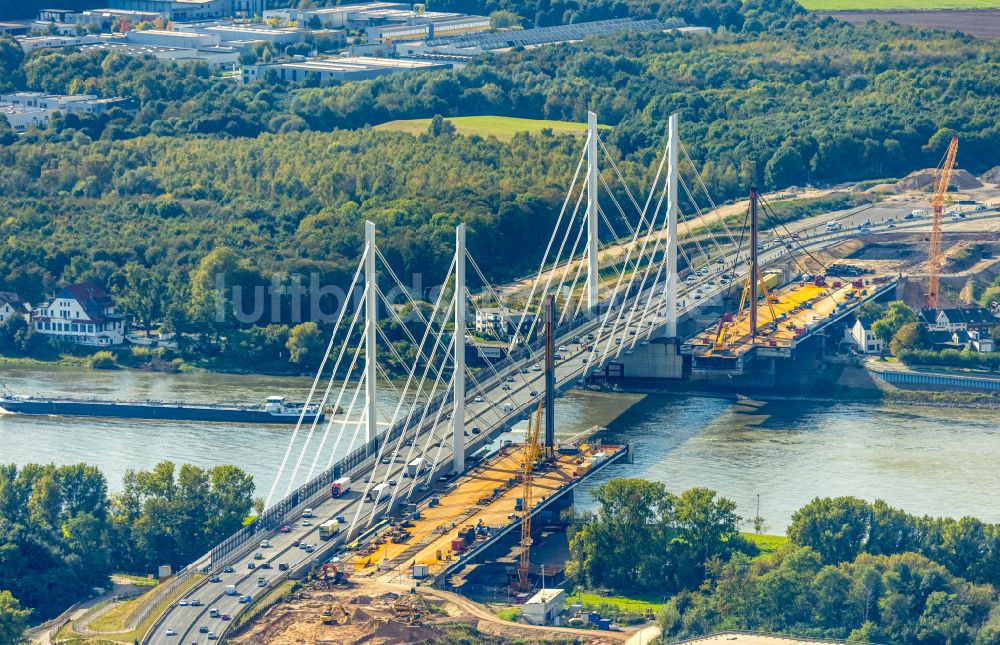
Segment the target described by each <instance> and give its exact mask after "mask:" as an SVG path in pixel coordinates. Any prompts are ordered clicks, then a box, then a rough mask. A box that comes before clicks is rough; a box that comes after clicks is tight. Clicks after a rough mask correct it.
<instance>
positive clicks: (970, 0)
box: [799, 0, 1000, 11]
mask: <svg viewBox="0 0 1000 645" xmlns="http://www.w3.org/2000/svg"><path fill="white" fill-rule="evenodd" d="M799 4H801V5H802V6H803V7H805V8H806V9H809V10H810V11H879V10H886V9H910V10H927V9H1000V0H799Z"/></svg>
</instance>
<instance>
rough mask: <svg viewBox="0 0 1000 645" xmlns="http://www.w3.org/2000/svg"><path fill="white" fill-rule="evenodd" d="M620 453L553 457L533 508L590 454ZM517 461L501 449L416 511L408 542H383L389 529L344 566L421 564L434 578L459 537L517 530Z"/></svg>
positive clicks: (582, 471) (538, 475)
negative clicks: (479, 530) (472, 531)
mask: <svg viewBox="0 0 1000 645" xmlns="http://www.w3.org/2000/svg"><path fill="white" fill-rule="evenodd" d="M620 449H621V447H620V446H587V445H584V446H582V447H581V450H580V452H579V453H578V454H574V455H563V454H557V459H556V461H555V463H554V464H553V465H551V466H549V467H547V468H544V469H537V470H536V471H535V474H534V478H533V482H534V484H533V490H534V505H535V506H537V505H538V504H540V503H541V502H542V501H544V499H546V498H548V497H549V496H550V495H552V494H554V493H556V492H557V491H559V490H560V489H561V488H563V487H564V486H567V485H568V484H570V483H572V482H573V481H574V480H576V479H579V478H580V477H582V476H584V475H586V473H587V472H588V471H589V466H588V465H587V462H588V461H590V460H591V459H592V458H593V456H594V455H595V454H597V453H603V454H604V455H606V456H610V455H611V454H614V453H617V452H618V451H619V450H620ZM523 459H524V447H523V446H521V445H515V446H509V447H507V448H504V449H503V450H501V451H500V453H498V454H497V455H496V456H495V457H494V458H493V459H491V460H489V461H488V462H485V463H484V464H482V465H481V466H480V467H479V468H476V469H474V470H473V471H471V472H470V473H469V474H468V475H466V476H465V477H463V478H462V479H460V480H459V481H458V482H457V483H456V485H455V487H454V488H452V489H451V490H450V491H449V492H447V493H446V494H444V495H442V496H440V498H439V500H440V503H439V504H438V505H436V506H434V507H429V508H425V509H424V510H422V511H421V517H420V519H419V520H415V521H414V522H413V525H412V526H410V527H407V528H406V529H405V530H406V531H407V532H408V533H409V537H407V538H406V539H404V540H402V541H399V542H392V541H390V540H389V539H388V537H389V534H390V533H391V530H392V529H386V530H385V531H383V532H382V534H381V535H380V539H378V540H376V541H375V542H382V543H381V544H379V545H377V546H373V547H369V548H367V549H363V550H360V551H358V552H356V553H355V554H354V556H353V558H352V559H351V561H350V562H351V564H353V566H354V570H355V571H356V572H359V573H360V572H368V571H372V570H374V569H375V568H376V567H377V568H380V569H382V570H383V571H385V570H391V569H396V568H399V569H400V570H401V571H402V572H404V573H406V574H409V573H410V567H411V566H412V565H413V564H425V565H427V566H428V572H429V574H430V576H431V577H434V576H435V575H436V574H438V573H440V572H442V571H443V570H445V569H446V568H447V567H448V566H449V565H451V564H452V563H453V561H454V560H455V558H456V557H457V556H458V554H457V553H455V552H454V551H453V550H452V548H451V547H452V541H453V540H455V539H456V538H458V537H459V533H460V532H463V533H464V532H466V531H468V528H469V527H470V526H475V525H477V524H479V523H480V522H482V525H483V526H484V527H488V529H493V530H497V529H500V528H503V527H507V526H509V525H513V524H517V523H518V522H519V520H520V515H521V513H520V512H518V511H515V504H516V500H517V499H518V498H521V497H523V489H522V485H521V479H520V478H521V474H522V472H523V466H522V464H523V463H524V462H523ZM373 545H374V542H373ZM469 546H471V547H473V548H474V546H475V545H469ZM439 556H440V558H439Z"/></svg>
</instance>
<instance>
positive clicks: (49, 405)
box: [0, 392, 325, 424]
mask: <svg viewBox="0 0 1000 645" xmlns="http://www.w3.org/2000/svg"><path fill="white" fill-rule="evenodd" d="M0 409H2V410H6V411H7V412H13V413H15V414H30V415H65V416H73V417H121V418H126V419H173V420H180V421H220V422H233V423H289V424H293V423H297V422H298V420H299V419H300V418H301V419H302V422H303V423H310V424H311V423H313V421H315V422H317V423H319V422H322V421H323V418H324V416H325V414H324V412H323V410H321V409H320V408H319V406H317V405H306V404H305V403H295V402H290V401H286V400H285V397H283V396H269V397H267V399H265V401H264V405H262V406H261V405H258V406H231V405H214V404H193V403H170V402H165V401H110V400H99V399H68V398H43V397H34V396H15V395H13V394H10V393H6V392H5V393H0Z"/></svg>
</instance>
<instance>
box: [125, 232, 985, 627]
mask: <svg viewBox="0 0 1000 645" xmlns="http://www.w3.org/2000/svg"><path fill="white" fill-rule="evenodd" d="M860 215H863V214H859V215H858V216H860ZM979 217H981V218H984V219H985V218H995V217H997V215H996V214H985V215H981V216H979ZM964 221H971V220H964ZM900 224H906V225H909V226H919V225H920V223H919V222H901V223H900ZM946 227H947V225H946ZM900 228H903V226H900ZM872 232H873V233H879V232H882V233H884V232H892V229H889V228H888V225H887V224H884V223H883V224H876V225H874V226H873V227H872ZM856 234H858V231H857V230H846V231H841V232H833V233H829V234H827V233H820V234H818V235H817V236H814V237H809V238H805V239H802V240H800V241H799V242H800V243H801V244H802V246H805V247H806V248H820V247H822V246H825V245H827V244H829V243H831V242H833V241H836V240H839V239H844V238H848V237H851V236H853V235H856ZM797 250H798V248H796V251H797ZM787 254H788V251H787V250H786V249H785V248H784V247H782V246H780V245H772V247H771V248H769V249H766V250H765V251H764V252H763V253H762V255H761V261H762V263H763V264H767V263H769V262H773V261H775V260H780V259H783V258H786V257H787ZM735 260H736V256H735V252H730V253H729V254H727V255H726V256H725V257H724V258H723V264H721V265H717V264H715V263H714V262H713V263H712V264H710V265H709V266H710V267H711V270H710V271H709V272H708V273H707V275H704V276H700V277H698V276H696V278H695V279H693V280H691V281H690V283H688V284H683V283H682V284H681V285H680V286H679V288H680V293H679V301H680V303H681V304H682V306H680V307H679V313H686V312H688V311H690V310H691V309H693V308H695V307H697V306H699V305H700V304H701V303H702V302H704V301H707V300H710V299H711V298H713V297H715V296H717V295H719V294H720V293H721V292H722V291H723V290H725V289H728V288H729V285H728V284H722V283H720V281H719V274H720V273H722V272H723V271H732V267H733V264H734V262H735ZM735 274H736V278H735V280H734V282H739V280H740V278H742V277H744V276H745V275H746V267H745V266H744V265H743V264H742V263H741V265H740V266H739V267H738V268H737V269H736V271H735ZM709 283H711V284H709ZM654 289H655V290H660V291H662V289H663V285H662V283H661V284H658V285H654V286H652V287H647V288H646V289H645V290H643V291H642V292H640V293H638V294H637V295H635V296H633V297H631V298H629V299H627V300H626V301H625V302H624V303H622V304H620V305H615V306H614V308H612V309H611V310H610V311H609V312H608V313H606V314H605V315H604V316H603V317H602V318H594V319H592V320H589V321H587V322H585V323H584V324H582V325H580V326H579V327H577V328H575V329H574V330H572V331H571V332H568V333H566V334H565V335H563V336H562V337H560V338H558V339H557V341H556V346H557V347H558V348H559V350H558V353H560V355H561V360H559V361H558V362H557V364H556V382H557V387H559V388H560V389H566V388H568V387H570V386H571V385H572V383H573V382H574V381H575V380H577V379H579V378H581V377H583V376H584V375H585V374H586V372H587V370H588V369H593V368H595V367H597V366H599V365H600V364H601V363H603V362H604V361H606V360H610V359H613V358H616V357H617V356H619V355H620V354H621V353H622V352H626V351H629V350H631V349H632V348H634V347H635V346H636V345H638V344H639V343H645V342H648V340H649V338H650V337H652V336H654V335H656V334H658V332H659V328H661V327H662V325H663V323H664V322H665V319H664V316H663V314H662V305H658V306H650V307H648V310H647V311H644V313H643V315H641V316H639V317H638V318H637V319H636V320H633V321H631V322H629V321H628V320H625V319H623V320H621V321H618V322H616V320H615V319H617V315H618V310H619V309H620V308H621V307H628V306H631V305H632V304H634V303H643V302H644V301H646V300H647V299H648V298H649V297H650V296H651V293H652V291H653V290H654ZM698 291H701V298H699V299H695V297H694V296H695V295H696V294H697V292H698ZM623 318H624V317H623ZM588 334H593V335H594V339H593V341H589V340H588V339H587V335H588ZM574 338H575V339H577V340H578V341H579V342H573V341H574ZM619 341H620V344H619ZM594 345H596V346H597V351H603V350H605V349H606V350H608V353H607V355H606V356H604V357H603V358H601V359H599V360H597V359H596V354H595V352H594V351H593V350H592V347H593V346H594ZM542 358H543V357H542V355H541V353H540V352H535V353H533V354H532V355H531V358H530V359H528V360H525V361H523V362H521V363H519V364H518V365H515V366H513V367H509V368H507V369H505V370H503V371H502V372H499V373H496V374H493V373H490V370H489V369H487V370H486V371H485V372H486V376H485V377H484V378H482V379H481V383H480V387H477V386H476V384H475V383H474V382H470V383H469V386H470V387H469V392H468V402H467V407H466V424H465V426H466V429H467V430H466V432H467V435H468V436H467V438H466V444H467V445H468V446H470V448H469V449H470V450H471V449H478V447H479V446H480V445H482V444H484V443H486V442H487V440H488V437H490V436H495V435H496V434H498V432H499V431H500V430H501V429H504V428H506V427H508V426H509V423H510V421H511V419H512V418H514V417H516V416H518V415H523V414H525V413H527V412H528V411H530V409H531V408H532V407H533V406H534V405H536V404H537V402H538V401H539V400H540V399H541V397H542V396H543V394H544V389H545V388H544V373H543V372H542V371H541V361H542ZM507 388H509V389H507ZM508 406H509V407H508ZM431 416H433V415H431ZM450 427H451V424H450V421H449V420H448V419H447V418H446V416H445V415H444V414H442V415H441V417H440V419H437V418H431V419H428V420H427V421H426V422H425V423H424V424H422V425H421V426H420V427H419V428H418V429H415V430H414V431H411V432H409V433H407V434H406V435H403V436H402V437H401V438H400V439H399V441H398V442H397V443H391V442H390V443H391V445H389V446H385V447H384V450H385V451H386V452H385V454H380V455H379V456H378V462H377V463H370V464H369V465H368V466H367V467H366V468H365V469H364V470H363V471H362V474H361V475H359V477H358V479H357V480H355V481H354V482H353V483H352V490H351V492H349V493H348V494H346V495H345V496H344V497H341V498H338V499H332V498H326V499H324V500H322V501H321V502H319V503H317V504H316V507H315V508H314V509H313V512H314V514H315V515H316V517H315V518H314V519H313V520H311V526H303V525H302V521H301V518H297V519H296V521H295V522H293V523H292V524H291V525H290V529H291V530H290V531H289V532H288V533H273V534H271V535H268V536H267V539H268V540H269V542H270V545H271V546H270V548H266V549H258V550H259V551H260V553H261V554H262V556H263V559H262V560H260V561H254V563H255V564H257V565H259V564H260V563H262V562H267V563H269V564H270V565H271V567H272V568H271V569H263V570H262V569H260V568H259V566H258V567H257V568H255V569H253V570H250V569H248V568H247V563H248V562H250V561H252V558H253V553H251V555H249V556H246V557H243V558H241V559H240V560H239V561H237V562H235V563H233V567H234V571H233V572H232V573H220V574H219V575H220V578H221V580H220V582H217V583H205V584H203V585H201V586H199V587H198V588H197V589H196V590H195V591H192V592H191V593H190V598H198V599H199V600H200V602H201V606H197V607H192V606H190V605H188V606H180V605H177V606H174V607H172V608H170V610H169V611H168V613H167V614H166V615H165V617H164V619H163V620H162V621H161V622H160V623H159V624H158V626H157V628H156V630H155V632H154V633H152V634H151V637H150V638H149V639H148V640H147V641H145V642H148V643H155V644H167V643H185V644H187V643H207V642H209V641H208V638H207V634H203V633H200V632H199V631H198V629H199V627H200V626H202V625H205V626H206V627H207V628H208V629H209V630H210V631H213V632H215V633H216V634H219V633H221V632H222V630H223V629H224V628H225V622H224V621H222V620H221V619H218V618H210V617H209V611H210V609H211V608H213V607H214V608H217V609H218V610H219V612H220V613H222V614H229V615H230V616H232V617H233V618H235V617H236V616H237V614H238V613H240V612H241V611H242V610H243V609H245V608H246V606H247V605H245V604H241V603H240V602H239V597H240V595H244V594H249V595H257V594H259V593H261V592H262V591H264V588H262V587H258V586H257V582H256V581H257V579H258V577H259V576H263V577H264V579H265V580H267V581H268V583H269V584H270V583H271V582H273V581H274V579H275V578H277V577H278V575H279V574H280V573H281V572H280V571H279V570H278V565H279V564H280V563H287V564H288V565H289V566H290V567H291V568H293V569H294V568H296V567H297V566H301V565H302V564H304V563H306V562H308V561H310V560H316V559H318V555H317V554H309V553H306V552H305V551H303V550H301V549H299V548H297V547H294V546H292V543H293V541H295V540H299V541H306V542H309V543H312V544H316V545H318V543H319V539H318V527H319V525H320V524H322V523H323V522H326V521H328V520H331V519H334V518H335V517H336V516H338V515H343V516H344V517H345V519H346V523H345V524H343V525H341V526H343V527H345V529H346V527H348V526H350V525H351V524H352V522H354V520H355V518H357V529H356V530H355V532H354V533H353V534H352V535H351V536H347V535H346V530H345V531H342V533H341V535H339V536H338V537H337V538H335V540H334V541H333V542H334V543H335V544H342V543H343V542H344V541H346V540H347V539H349V537H353V536H354V535H356V534H357V533H358V532H359V531H360V530H363V528H364V527H366V526H368V523H369V522H368V520H369V518H370V517H371V516H372V510H373V509H374V508H376V506H375V505H374V504H372V503H371V502H369V501H366V500H365V499H364V495H363V491H364V489H365V487H366V486H367V485H366V484H365V483H364V481H363V479H364V477H365V475H366V474H367V475H368V477H369V478H370V479H371V482H372V483H371V485H372V486H374V485H375V484H377V483H379V482H387V481H388V480H389V479H393V480H395V481H396V486H394V487H391V489H394V490H396V491H397V493H396V495H397V496H400V495H403V496H405V495H406V494H407V493H409V492H410V491H411V488H412V487H413V486H414V485H415V484H417V483H418V480H414V479H410V478H405V477H403V472H404V470H405V464H406V463H407V462H408V461H409V460H411V459H412V458H415V457H416V456H425V457H426V458H427V459H428V461H430V462H432V463H433V464H434V468H433V469H432V470H431V472H430V474H429V476H428V479H429V480H430V481H432V482H433V480H434V478H436V477H437V475H438V474H439V472H441V471H443V470H445V469H448V468H449V465H450V462H451V458H452V455H451V451H450V448H449V446H450V444H451V441H450V436H449V435H450ZM473 428H478V429H479V432H478V433H477V432H473V430H472V429H473ZM427 433H431V434H430V435H428V434H427ZM428 436H430V439H428V438H427V437H428ZM408 439H413V444H414V445H413V446H408V445H406V442H407V440H408ZM435 442H440V445H441V447H440V449H437V448H433V446H432V444H434V443H435ZM397 445H398V447H399V455H393V453H394V452H395V449H396V447H397ZM393 456H394V457H395V459H392V457H393ZM384 458H390V460H391V463H389V464H384V463H382V460H383V459H384ZM372 462H375V460H374V459H373V460H372ZM419 481H423V480H419ZM427 494H429V493H425V492H423V491H421V492H419V493H417V494H416V496H415V497H416V498H420V497H425V496H426V495H427ZM386 505H387V503H386V502H382V503H381V504H379V505H378V509H379V511H382V510H384V508H385V507H386ZM261 539H264V536H263V535H262V537H261ZM330 548H331V547H329V546H328V547H327V549H326V550H329V549H330ZM326 559H328V556H327V555H326V554H325V553H324V557H323V560H324V561H325V560H326ZM230 584H234V585H236V587H237V590H238V592H239V595H237V596H227V595H226V594H225V589H226V586H227V585H230ZM167 629H171V630H173V631H175V632H177V635H175V636H167V635H166V630H167Z"/></svg>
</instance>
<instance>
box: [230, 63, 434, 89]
mask: <svg viewBox="0 0 1000 645" xmlns="http://www.w3.org/2000/svg"><path fill="white" fill-rule="evenodd" d="M450 67H451V63H448V62H436V61H424V60H409V59H404V58H362V57H341V58H325V59H319V60H301V61H295V62H289V63H264V64H260V65H248V66H246V67H244V68H243V82H244V83H250V82H253V81H256V80H263V79H264V78H265V77H266V76H267V74H269V73H272V72H273V73H275V74H277V75H278V78H280V79H281V80H283V81H288V82H291V83H298V82H303V81H310V82H317V83H320V84H323V83H329V82H338V81H363V80H367V79H371V78H377V77H379V76H385V75H386V74H396V73H399V72H428V71H432V70H439V69H449V68H450Z"/></svg>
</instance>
